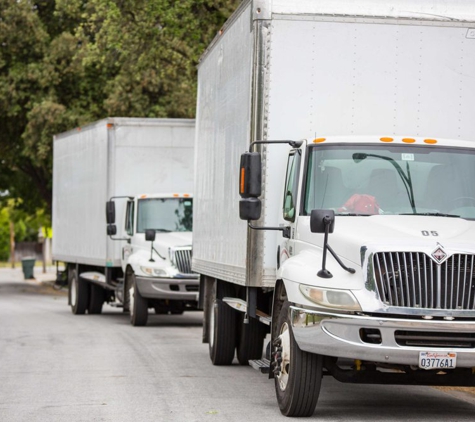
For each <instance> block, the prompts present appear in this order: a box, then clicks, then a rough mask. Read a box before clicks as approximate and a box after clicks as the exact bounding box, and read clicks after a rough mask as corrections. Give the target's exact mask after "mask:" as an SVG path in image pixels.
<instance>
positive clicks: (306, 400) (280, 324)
mask: <svg viewBox="0 0 475 422" xmlns="http://www.w3.org/2000/svg"><path fill="white" fill-rule="evenodd" d="M289 307H290V306H289V302H285V303H284V305H283V306H282V309H281V311H280V314H279V316H278V318H277V335H278V337H277V339H276V341H274V346H273V354H272V355H273V356H272V358H273V364H274V367H275V369H274V371H275V372H274V373H275V378H274V383H275V392H276V396H277V402H278V404H279V408H280V411H281V413H282V414H283V415H284V416H312V414H313V412H314V411H315V407H316V405H317V401H318V396H319V394H320V387H321V383H322V373H323V366H322V364H323V356H321V355H316V354H313V353H308V352H304V351H302V350H300V348H299V347H298V345H297V342H296V341H295V338H294V335H293V332H292V327H291V325H290V321H289V317H288V313H289Z"/></svg>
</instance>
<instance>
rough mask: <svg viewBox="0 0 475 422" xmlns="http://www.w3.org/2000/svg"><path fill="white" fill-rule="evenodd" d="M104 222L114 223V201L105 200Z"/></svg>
mask: <svg viewBox="0 0 475 422" xmlns="http://www.w3.org/2000/svg"><path fill="white" fill-rule="evenodd" d="M106 222H107V224H114V223H115V203H114V201H107V202H106Z"/></svg>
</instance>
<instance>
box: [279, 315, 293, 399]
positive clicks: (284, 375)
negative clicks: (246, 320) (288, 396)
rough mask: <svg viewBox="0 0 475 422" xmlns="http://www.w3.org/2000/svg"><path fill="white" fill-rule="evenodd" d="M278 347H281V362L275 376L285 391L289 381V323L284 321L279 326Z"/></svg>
mask: <svg viewBox="0 0 475 422" xmlns="http://www.w3.org/2000/svg"><path fill="white" fill-rule="evenodd" d="M279 340H280V342H279V343H280V347H281V348H282V352H281V358H282V362H281V363H280V365H279V366H280V371H279V373H278V375H277V376H276V378H277V382H278V384H279V388H280V389H281V390H282V391H285V389H286V388H287V384H288V382H289V376H290V357H291V356H290V331H289V325H288V324H287V323H286V322H284V323H283V324H282V327H281V328H280V335H279Z"/></svg>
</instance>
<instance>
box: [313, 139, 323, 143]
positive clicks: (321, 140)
mask: <svg viewBox="0 0 475 422" xmlns="http://www.w3.org/2000/svg"><path fill="white" fill-rule="evenodd" d="M325 141H326V138H317V139H314V140H313V143H314V144H319V143H321V142H325Z"/></svg>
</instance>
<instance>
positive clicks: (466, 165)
mask: <svg viewBox="0 0 475 422" xmlns="http://www.w3.org/2000/svg"><path fill="white" fill-rule="evenodd" d="M474 181H475V150H471V149H462V148H440V147H437V148H434V147H430V146H425V147H417V146H413V145H391V146H388V145H381V146H379V145H361V144H360V145H348V144H347V145H333V146H324V147H322V146H318V147H311V148H310V149H309V158H308V170H307V177H306V183H305V197H304V214H305V215H309V214H310V213H311V211H312V209H333V210H334V211H335V213H336V214H337V215H348V216H351V215H375V214H404V215H405V214H413V215H435V216H443V217H462V218H472V219H473V218H475V183H474Z"/></svg>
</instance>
